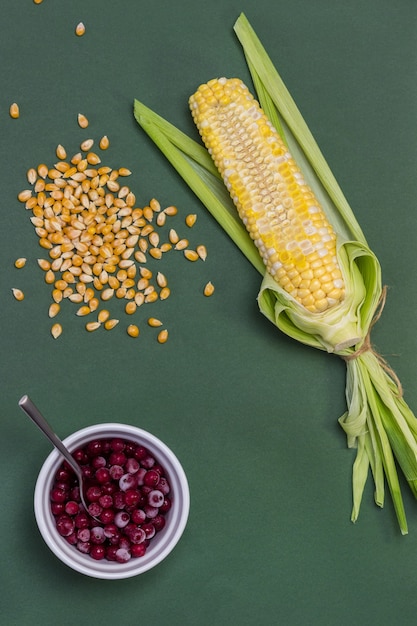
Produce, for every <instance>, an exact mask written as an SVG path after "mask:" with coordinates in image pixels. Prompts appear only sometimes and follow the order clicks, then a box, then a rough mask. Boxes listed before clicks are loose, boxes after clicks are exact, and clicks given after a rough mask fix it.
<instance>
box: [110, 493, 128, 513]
mask: <svg viewBox="0 0 417 626" xmlns="http://www.w3.org/2000/svg"><path fill="white" fill-rule="evenodd" d="M113 506H114V508H115V509H124V508H125V506H126V502H125V494H124V491H115V492H114V494H113Z"/></svg>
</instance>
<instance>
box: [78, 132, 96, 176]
mask: <svg viewBox="0 0 417 626" xmlns="http://www.w3.org/2000/svg"><path fill="white" fill-rule="evenodd" d="M93 144H94V139H86V140H85V141H82V142H81V144H80V148H81V150H82V151H83V152H88V151H89V150H90V149H91V148H92V147H93ZM85 164H86V165H87V161H86V163H85ZM79 169H80V168H79V167H78V170H79Z"/></svg>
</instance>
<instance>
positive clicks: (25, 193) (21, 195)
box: [17, 189, 32, 202]
mask: <svg viewBox="0 0 417 626" xmlns="http://www.w3.org/2000/svg"><path fill="white" fill-rule="evenodd" d="M31 195H32V192H31V190H30V189H24V190H23V191H21V192H20V193H19V195H18V196H17V199H18V200H20V202H27V201H28V200H29V198H30V197H31Z"/></svg>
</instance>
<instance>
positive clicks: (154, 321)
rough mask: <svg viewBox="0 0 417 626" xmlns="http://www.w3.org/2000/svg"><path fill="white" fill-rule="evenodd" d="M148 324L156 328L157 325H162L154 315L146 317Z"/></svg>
mask: <svg viewBox="0 0 417 626" xmlns="http://www.w3.org/2000/svg"><path fill="white" fill-rule="evenodd" d="M148 324H149V326H152V328H157V327H158V326H162V322H161V320H158V319H157V318H156V317H150V318H149V319H148Z"/></svg>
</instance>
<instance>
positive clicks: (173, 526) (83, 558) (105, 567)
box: [34, 423, 190, 579]
mask: <svg viewBox="0 0 417 626" xmlns="http://www.w3.org/2000/svg"><path fill="white" fill-rule="evenodd" d="M107 437H109V438H111V437H121V438H123V439H126V440H130V441H135V442H137V443H139V444H141V445H143V446H145V447H146V448H147V449H148V450H149V451H150V453H151V454H152V455H153V456H154V457H155V458H156V459H157V461H158V462H159V463H160V464H161V465H162V467H163V468H164V470H165V472H166V475H167V478H168V481H169V483H170V486H171V495H172V506H171V508H170V510H169V511H168V513H167V514H166V516H165V519H166V524H165V527H164V528H163V529H162V530H161V531H160V532H158V533H157V534H156V535H155V536H154V537H153V538H152V539H151V541H150V544H149V547H148V549H147V551H146V553H145V555H144V556H143V557H137V558H132V559H130V561H128V562H127V563H118V562H114V561H107V560H106V559H102V560H101V561H96V560H94V559H93V558H91V557H90V556H89V555H88V554H82V553H81V552H79V551H78V550H77V548H75V547H74V546H72V545H70V544H69V543H67V541H66V540H65V539H64V538H63V537H61V536H60V535H59V533H58V531H57V530H56V527H55V520H54V517H53V515H52V513H51V508H50V491H51V488H52V484H53V481H54V476H55V473H56V471H57V469H58V467H59V466H60V465H61V463H62V461H63V459H62V456H61V455H60V454H59V453H58V451H57V450H53V451H52V452H51V454H50V455H49V456H48V458H47V459H46V461H45V463H44V464H43V466H42V469H41V471H40V473H39V476H38V479H37V482H36V487H35V498H34V504H35V517H36V521H37V524H38V527H39V530H40V532H41V535H42V537H43V539H44V540H45V542H46V544H47V545H48V546H49V548H50V549H51V550H52V552H54V554H55V555H56V556H57V557H58V558H59V559H61V561H63V562H64V563H65V564H66V565H68V566H69V567H71V568H72V569H74V570H76V571H78V572H81V573H82V574H85V575H87V576H92V577H94V578H105V579H119V578H129V577H131V576H137V575H138V574H142V573H143V572H146V571H147V570H149V569H151V568H152V567H154V566H155V565H157V564H158V563H160V562H161V561H162V560H163V559H165V557H166V556H168V554H169V553H170V552H171V551H172V550H173V548H174V547H175V546H176V544H177V543H178V541H179V539H180V538H181V535H182V534H183V532H184V529H185V526H186V523H187V519H188V513H189V508H190V493H189V488H188V482H187V478H186V475H185V473H184V470H183V468H182V466H181V464H180V462H179V461H178V459H177V457H176V456H175V455H174V453H173V452H172V451H171V450H170V449H169V448H168V447H167V446H166V445H165V444H164V443H163V442H162V441H160V440H159V439H158V438H157V437H155V436H154V435H152V434H150V433H148V432H146V431H144V430H141V429H140V428H136V427H135V426H128V425H126V424H117V423H109V424H95V425H93V426H88V427H87V428H83V429H82V430H79V431H77V432H75V433H73V434H72V435H70V436H69V437H67V438H66V439H65V440H64V443H65V445H66V446H67V448H68V449H69V450H70V451H73V450H75V449H77V448H80V447H82V446H84V445H85V444H86V443H87V442H89V441H91V440H92V439H99V438H107Z"/></svg>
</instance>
